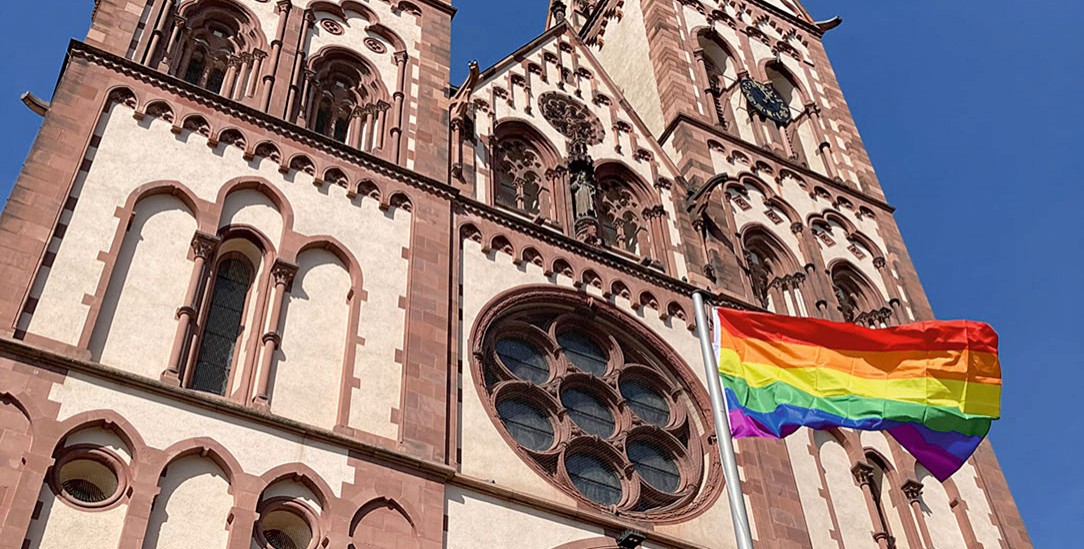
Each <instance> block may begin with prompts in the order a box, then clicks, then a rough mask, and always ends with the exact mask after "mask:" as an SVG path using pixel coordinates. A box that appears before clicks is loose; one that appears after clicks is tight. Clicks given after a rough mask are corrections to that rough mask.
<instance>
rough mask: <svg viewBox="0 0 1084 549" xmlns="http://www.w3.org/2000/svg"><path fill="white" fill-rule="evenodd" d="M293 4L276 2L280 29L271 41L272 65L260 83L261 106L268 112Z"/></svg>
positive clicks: (282, 1)
mask: <svg viewBox="0 0 1084 549" xmlns="http://www.w3.org/2000/svg"><path fill="white" fill-rule="evenodd" d="M292 6H293V4H292V3H291V2H290V0H279V1H278V3H276V4H275V13H277V14H278V15H279V23H278V31H277V32H276V33H275V39H274V40H273V41H272V42H271V66H270V67H269V68H268V71H267V73H266V74H264V75H263V77H262V79H263V82H262V83H261V84H260V85H261V88H262V89H261V91H260V94H261V95H260V107H261V110H262V111H264V112H267V110H268V109H269V108H270V107H271V91H272V89H273V88H274V86H275V73H277V72H278V70H279V61H280V60H281V59H282V41H283V40H284V39H285V37H286V23H287V19H288V17H289V15H290V8H291V7H292Z"/></svg>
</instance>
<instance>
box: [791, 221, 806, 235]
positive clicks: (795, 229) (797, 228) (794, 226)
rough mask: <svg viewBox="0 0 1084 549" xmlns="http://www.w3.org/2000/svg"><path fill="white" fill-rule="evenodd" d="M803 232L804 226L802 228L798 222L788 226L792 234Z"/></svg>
mask: <svg viewBox="0 0 1084 549" xmlns="http://www.w3.org/2000/svg"><path fill="white" fill-rule="evenodd" d="M804 230H805V226H803V225H802V223H801V222H800V221H799V222H797V223H794V224H792V225H791V226H790V232H792V233H794V234H802V231H804Z"/></svg>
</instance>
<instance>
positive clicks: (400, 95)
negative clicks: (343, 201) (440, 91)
mask: <svg viewBox="0 0 1084 549" xmlns="http://www.w3.org/2000/svg"><path fill="white" fill-rule="evenodd" d="M409 59H410V57H409V56H408V55H407V52H406V51H397V52H395V66H396V67H397V68H398V71H399V82H397V83H396V88H395V94H394V95H392V109H394V113H395V114H394V116H395V125H394V126H392V127H391V130H390V131H389V132H388V135H390V136H391V158H390V159H391V161H392V162H393V163H395V164H401V163H402V150H403V133H404V132H403V126H405V125H406V121H405V120H404V118H403V116H404V114H405V108H406V85H407V82H408V79H407V61H408V60H409Z"/></svg>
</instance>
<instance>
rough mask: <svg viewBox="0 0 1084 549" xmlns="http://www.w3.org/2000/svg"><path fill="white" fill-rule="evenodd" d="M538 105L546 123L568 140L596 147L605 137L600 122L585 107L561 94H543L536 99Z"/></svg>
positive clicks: (604, 131)
mask: <svg viewBox="0 0 1084 549" xmlns="http://www.w3.org/2000/svg"><path fill="white" fill-rule="evenodd" d="M538 104H539V105H540V106H541V108H542V116H543V117H545V119H546V121H547V122H549V123H550V125H552V126H553V127H554V128H556V129H557V131H559V132H561V135H564V136H565V137H567V138H568V139H571V140H573V141H578V140H582V141H583V142H584V143H585V144H587V145H597V144H599V143H602V140H603V139H604V138H605V137H606V130H605V129H603V127H602V121H600V120H599V119H598V117H597V116H595V114H594V113H592V112H591V110H590V109H588V108H587V105H584V104H583V103H581V102H579V101H576V100H575V99H573V98H571V97H569V96H567V95H565V94H563V93H557V92H548V93H544V94H542V95H540V96H539V97H538Z"/></svg>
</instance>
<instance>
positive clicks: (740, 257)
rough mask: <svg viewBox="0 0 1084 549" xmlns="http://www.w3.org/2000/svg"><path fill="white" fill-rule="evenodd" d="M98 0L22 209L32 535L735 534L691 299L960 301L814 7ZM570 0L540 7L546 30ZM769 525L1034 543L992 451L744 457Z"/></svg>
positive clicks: (832, 443) (3, 529)
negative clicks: (893, 198) (521, 33)
mask: <svg viewBox="0 0 1084 549" xmlns="http://www.w3.org/2000/svg"><path fill="white" fill-rule="evenodd" d="M454 13H455V9H454V8H453V7H452V6H451V4H450V2H449V1H447V0H97V1H96V2H95V5H94V11H93V15H92V20H91V26H90V30H89V32H88V33H87V35H86V38H85V39H84V40H81V41H73V42H72V44H71V45H70V47H69V50H68V56H67V60H66V63H65V64H64V66H63V67H62V69H61V74H60V79H59V81H58V84H57V87H56V89H55V91H54V93H53V97H52V101H51V102H49V103H48V104H45V103H43V104H42V105H40V107H41V109H40V110H42V111H43V113H44V121H43V125H42V128H41V131H40V134H39V136H38V139H37V141H36V142H35V144H34V146H33V149H32V150H31V152H30V155H29V157H28V159H27V161H26V164H25V165H24V168H23V171H22V173H21V175H20V177H19V179H18V181H17V182H16V185H15V188H14V190H13V192H12V196H11V198H10V200H9V202H8V204H7V206H6V208H5V210H4V212H3V215H2V217H0V549H51V548H59V547H71V546H79V547H82V548H86V549H117V548H121V549H128V548H146V549H152V548H169V547H178V548H179V547H207V548H228V549H250V548H253V547H259V548H275V549H283V548H305V549H315V548H318V547H320V548H322V547H327V548H351V547H352V548H354V549H365V548H381V549H438V548H448V549H468V548H470V549H474V548H479V547H495V548H496V547H522V548H527V549H632V548H636V547H644V548H647V549H664V548H681V549H696V548H709V547H710V548H717V547H731V546H732V542H731V540H732V527H731V524H730V512H729V509H728V508H727V505H728V504H727V499H726V497H724V495H723V492H724V490H726V486H725V485H724V484H725V483H724V481H723V475H722V471H721V465H720V463H719V459H718V451H717V448H716V441H715V439H714V437H713V436H712V426H711V423H710V418H711V410H710V407H709V404H708V402H709V401H708V396H707V389H706V385H705V380H704V378H703V374H702V369H701V368H699V367H698V364H699V347H698V340H697V338H696V336H695V335H694V333H693V328H694V326H693V314H692V313H693V309H692V302H691V298H690V295H691V294H692V292H693V291H694V290H696V289H701V290H706V291H708V292H710V293H711V295H712V297H713V299H714V301H716V302H717V303H719V304H721V305H724V306H729V307H735V308H742V309H751V310H765V311H770V312H774V313H777V314H784V315H793V316H807V317H817V318H825V319H831V320H836V321H841V322H853V323H857V324H860V325H863V326H866V327H870V328H881V327H887V326H895V325H899V324H905V323H909V322H915V321H921V320H927V319H931V318H933V314H932V310H931V308H930V306H929V303H928V301H927V300H926V297H925V294H924V292H923V289H922V286H921V285H920V283H919V281H918V277H917V274H916V273H915V270H914V267H913V265H912V263H911V261H910V258H909V256H908V254H907V250H906V247H905V246H904V243H903V241H902V238H901V236H900V233H899V229H898V228H897V226H896V224H895V221H894V219H893V208H892V207H891V206H890V205H888V204H887V203H886V201H885V196H884V193H883V191H882V189H881V184H880V182H879V181H878V180H877V178H876V175H875V173H874V170H873V167H872V165H871V164H870V160H869V157H868V155H867V153H866V152H865V149H864V147H863V145H862V142H861V139H860V137H859V135H858V132H857V130H856V128H855V127H854V121H853V120H852V118H851V115H850V113H849V111H848V109H847V105H846V102H845V101H844V98H843V95H842V92H841V91H840V89H839V84H838V82H837V81H836V78H835V76H834V74H833V72H832V69H831V66H830V64H829V62H828V59H827V56H826V54H825V50H824V47H823V45H822V42H821V41H822V39H823V38H824V35H825V33H826V32H828V31H829V30H831V28H833V27H834V26H836V25H838V24H839V21H838V20H830V21H823V22H818V21H816V20H815V19H813V18H812V17H811V16H810V14H809V13H808V12H807V11H806V10H805V8H804V7H802V6H801V5H800V3H798V2H797V1H796V0H745V1H732V0H590V1H586V0H569V1H567V2H565V1H561V0H553V1H552V2H551V3H550V8H549V12H548V15H547V23H546V26H545V29H544V30H543V31H542V33H541V34H540V35H538V36H537V37H536V38H535V39H533V40H531V41H530V42H528V43H527V44H524V45H523V46H522V47H521V48H519V49H517V50H516V51H515V52H511V53H509V54H508V55H507V56H506V57H504V58H503V59H502V60H501V61H499V62H498V63H496V64H495V65H494V66H492V67H488V68H483V67H478V66H476V65H472V66H471V70H470V74H469V76H468V78H467V79H466V81H465V82H462V83H456V84H458V85H450V84H449V82H448V80H449V74H450V69H449V57H450V48H451V39H450V25H451V19H452V17H453V15H454ZM540 15H541V14H540ZM738 450H739V456H738V461H739V466H740V469H741V473H742V477H743V480H744V484H745V489H746V494H747V497H748V501H749V506H750V511H751V513H750V514H751V516H752V520H753V522H754V524H753V531H754V538H755V539H756V541H757V544H758V547H788V548H789V547H795V548H810V549H820V548H827V547H830V548H835V547H848V548H850V547H880V548H882V549H889V548H897V547H898V548H912V549H920V548H922V549H926V548H932V547H938V548H942V547H961V548H962V547H968V548H971V547H986V548H993V547H1001V546H1009V547H1014V548H1017V547H1029V546H1030V542H1029V541H1028V537H1027V532H1026V529H1025V528H1024V525H1023V523H1022V521H1021V519H1020V515H1019V512H1018V511H1017V509H1016V507H1015V504H1014V502H1013V499H1012V496H1011V494H1010V492H1009V489H1008V486H1007V484H1006V482H1005V479H1004V477H1003V476H1002V474H1001V471H1000V468H999V466H998V464H997V460H996V457H995V456H994V453H993V450H992V449H991V447H990V445H989V444H988V443H987V444H984V445H983V447H982V448H980V450H979V452H978V453H977V454H976V455H975V457H974V458H973V459H972V460H971V461H970V462H969V463H968V464H967V465H965V467H964V468H963V469H962V470H961V471H960V472H959V473H958V474H957V475H955V476H954V477H953V478H952V479H951V480H949V481H947V482H945V483H941V482H938V481H937V480H936V479H934V478H933V477H932V476H930V474H929V472H928V471H926V470H925V469H923V468H922V467H921V466H920V465H918V464H916V463H915V461H914V459H913V458H911V457H910V456H909V455H908V454H906V452H904V451H903V450H902V448H900V446H899V445H898V444H897V443H896V442H895V441H894V440H891V439H890V438H888V437H886V436H883V435H881V434H880V433H857V432H849V431H847V432H845V431H831V432H828V431H825V432H820V431H817V432H814V431H808V430H807V431H802V432H799V433H796V434H795V435H794V436H792V437H790V438H789V439H787V440H786V441H759V440H753V441H747V440H742V441H739V443H738Z"/></svg>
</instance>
